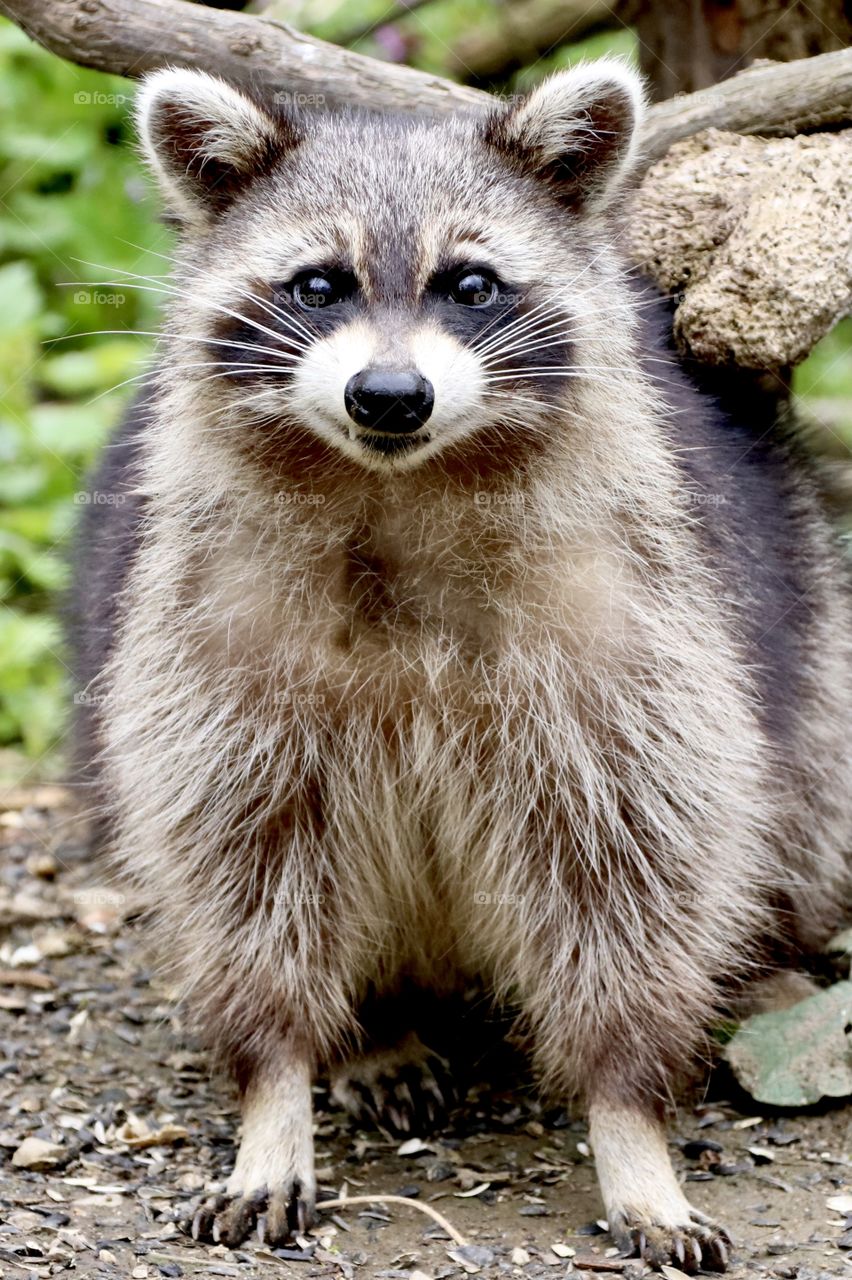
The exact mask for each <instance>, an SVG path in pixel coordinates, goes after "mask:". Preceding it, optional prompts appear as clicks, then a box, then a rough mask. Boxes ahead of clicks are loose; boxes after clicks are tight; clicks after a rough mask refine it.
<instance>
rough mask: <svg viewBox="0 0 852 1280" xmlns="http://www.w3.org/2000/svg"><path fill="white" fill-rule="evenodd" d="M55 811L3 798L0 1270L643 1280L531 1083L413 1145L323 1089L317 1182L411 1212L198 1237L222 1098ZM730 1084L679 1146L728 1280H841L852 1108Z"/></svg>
mask: <svg viewBox="0 0 852 1280" xmlns="http://www.w3.org/2000/svg"><path fill="white" fill-rule="evenodd" d="M67 799H68V797H67V795H66V794H65V793H63V792H62V791H61V789H59V788H57V787H54V786H41V787H36V788H30V789H29V790H24V789H22V788H17V789H16V790H15V791H13V792H10V791H8V790H7V791H6V792H5V793H4V797H3V802H2V810H0V844H1V845H2V868H1V869H0V1099H2V1102H3V1103H4V1104H5V1114H4V1118H3V1119H2V1121H0V1125H2V1129H0V1154H2V1168H0V1276H6V1277H10V1280H17V1278H18V1277H25V1276H26V1277H42V1276H53V1275H61V1274H63V1273H64V1272H66V1271H71V1272H74V1273H75V1274H77V1275H79V1276H98V1277H119V1276H120V1277H127V1276H130V1277H133V1278H134V1280H143V1277H152V1278H156V1277H159V1276H199V1277H207V1276H236V1277H240V1276H245V1277H288V1276H292V1277H297V1278H303V1280H308V1278H309V1277H318V1276H321V1277H335V1278H336V1277H344V1278H345V1280H354V1278H356V1277H364V1278H365V1280H367V1278H369V1280H374V1278H375V1280H380V1278H387V1280H392V1278H394V1280H440V1278H442V1277H456V1276H465V1275H476V1274H478V1275H481V1276H483V1277H492V1276H493V1277H498V1276H500V1277H503V1276H515V1277H523V1278H525V1280H526V1278H532V1277H541V1276H548V1277H553V1278H554V1280H561V1277H563V1276H568V1275H577V1276H585V1275H588V1276H592V1277H594V1276H595V1275H600V1276H605V1275H616V1276H619V1275H620V1276H623V1277H625V1280H636V1278H637V1277H639V1276H641V1275H643V1274H645V1269H644V1268H643V1267H642V1265H641V1264H639V1263H637V1262H636V1261H635V1260H627V1259H625V1258H623V1257H622V1256H621V1255H619V1254H618V1251H617V1250H616V1249H615V1248H614V1246H613V1242H612V1240H611V1239H610V1237H609V1236H608V1235H607V1234H606V1229H605V1226H606V1224H605V1223H601V1222H600V1221H598V1220H599V1219H600V1217H601V1212H602V1210H601V1205H600V1201H599V1199H598V1193H597V1189H596V1185H595V1173H594V1165H593V1162H592V1160H591V1158H590V1155H589V1151H588V1147H587V1145H586V1138H587V1135H586V1131H585V1126H584V1124H583V1123H582V1121H578V1120H574V1119H572V1118H571V1116H569V1115H568V1114H567V1113H566V1112H564V1111H561V1110H558V1109H557V1110H548V1109H543V1108H542V1106H541V1105H540V1104H539V1103H538V1102H537V1101H536V1099H535V1096H534V1094H533V1093H532V1092H531V1091H529V1090H528V1082H527V1080H526V1079H525V1078H524V1079H523V1082H522V1083H521V1077H519V1078H518V1080H519V1082H518V1084H517V1086H516V1087H513V1085H512V1081H511V1080H509V1081H508V1082H504V1083H501V1084H500V1085H495V1084H494V1082H493V1081H492V1082H491V1083H490V1085H489V1086H488V1087H478V1088H474V1089H472V1090H471V1091H470V1093H469V1094H468V1096H467V1099H466V1101H465V1104H464V1106H463V1107H462V1108H461V1109H460V1110H459V1111H458V1112H457V1113H456V1114H455V1115H454V1116H453V1121H452V1125H451V1127H450V1128H449V1129H448V1130H447V1131H446V1132H444V1133H442V1134H441V1135H440V1137H439V1138H438V1139H435V1140H429V1141H427V1142H420V1143H418V1142H416V1141H414V1142H411V1141H409V1142H406V1143H403V1144H400V1142H398V1141H389V1140H388V1139H386V1138H385V1137H383V1136H382V1135H381V1134H379V1133H377V1132H369V1131H365V1130H360V1129H358V1128H357V1126H356V1125H355V1124H354V1123H353V1122H351V1121H350V1120H349V1119H348V1118H347V1117H346V1116H344V1115H343V1114H342V1113H341V1112H340V1111H338V1110H336V1109H334V1108H332V1107H330V1106H329V1103H328V1099H327V1095H326V1094H325V1092H324V1091H323V1090H322V1089H319V1088H318V1090H317V1097H316V1111H317V1117H316V1118H317V1157H318V1161H317V1162H318V1167H319V1171H320V1183H321V1186H322V1188H323V1190H324V1191H325V1192H326V1193H327V1194H340V1193H341V1192H342V1191H345V1192H346V1193H348V1194H349V1195H353V1196H354V1195H358V1196H377V1197H378V1196H380V1195H382V1194H384V1195H387V1194H394V1195H403V1196H405V1197H408V1198H410V1199H411V1207H408V1206H404V1205H398V1204H393V1205H386V1204H382V1203H381V1202H375V1203H373V1204H370V1205H367V1206H364V1205H359V1206H351V1207H348V1208H347V1209H345V1210H344V1209H341V1210H338V1211H336V1212H334V1213H333V1214H332V1213H325V1214H323V1216H322V1218H321V1221H320V1225H319V1227H317V1228H316V1229H315V1230H314V1231H313V1232H311V1233H310V1234H309V1235H308V1236H307V1237H305V1238H303V1239H302V1240H300V1241H299V1243H298V1244H296V1245H294V1247H293V1248H292V1249H290V1250H280V1249H279V1250H274V1251H270V1250H267V1249H265V1248H264V1247H263V1246H262V1245H261V1244H258V1243H257V1241H256V1240H255V1241H252V1242H250V1243H248V1244H247V1245H246V1246H245V1247H244V1248H241V1249H239V1250H235V1251H230V1250H228V1249H225V1248H224V1247H222V1246H215V1247H211V1246H206V1245H200V1244H195V1243H193V1241H192V1240H191V1239H190V1238H189V1237H188V1236H187V1235H186V1234H185V1233H184V1231H183V1229H182V1225H181V1224H182V1222H183V1221H184V1220H185V1219H186V1217H187V1215H188V1214H189V1213H190V1211H191V1209H192V1208H193V1207H194V1205H195V1204H196V1203H197V1201H198V1198H199V1196H201V1195H202V1193H203V1192H205V1191H206V1190H213V1189H215V1188H216V1185H217V1184H220V1183H221V1181H222V1180H223V1178H224V1177H225V1175H226V1174H227V1172H228V1170H229V1167H230V1165H231V1162H232V1159H233V1155H234V1142H235V1137H236V1125H237V1114H236V1108H235V1100H234V1096H233V1094H232V1092H231V1090H230V1088H229V1086H228V1085H227V1084H226V1083H225V1082H223V1081H220V1080H211V1079H210V1078H209V1076H208V1074H207V1068H206V1062H205V1058H204V1055H203V1054H202V1053H200V1052H198V1050H197V1049H196V1048H195V1047H194V1046H193V1045H192V1044H191V1043H190V1042H189V1041H188V1039H187V1037H186V1035H185V1034H184V1032H183V1031H182V1028H181V1023H180V1019H179V1016H178V1014H177V1012H176V1010H175V1008H174V1007H173V1006H172V1004H171V1003H170V1001H169V992H168V991H167V990H166V989H165V987H164V986H162V985H161V984H160V983H158V981H157V979H156V977H155V976H154V974H153V973H152V968H151V957H150V956H148V955H147V954H146V939H145V935H144V930H143V928H142V927H141V926H139V925H135V926H134V925H129V924H126V923H122V920H121V917H122V907H123V906H124V905H125V904H123V903H122V902H121V899H120V895H117V894H116V892H115V891H114V890H110V889H109V888H107V887H105V886H101V887H97V886H96V887H95V888H92V886H91V884H89V885H87V883H86V874H87V868H86V861H87V860H86V848H85V839H84V836H83V834H82V832H81V831H80V830H79V829H77V828H76V826H75V823H74V822H73V821H71V820H70V818H69V810H68V808H67ZM724 1089H725V1082H724V1078H721V1079H720V1076H719V1074H718V1073H717V1076H716V1077H715V1079H714V1080H711V1082H710V1084H709V1090H708V1092H707V1093H705V1094H704V1095H703V1096H704V1097H705V1099H706V1100H705V1101H704V1102H703V1103H702V1104H701V1105H696V1103H695V1100H694V1099H693V1101H692V1102H685V1103H684V1104H683V1106H682V1107H681V1109H680V1113H679V1115H678V1116H677V1117H675V1118H674V1120H673V1123H672V1126H671V1139H672V1150H673V1155H674V1161H675V1166H676V1168H677V1170H678V1172H679V1173H680V1175H681V1176H682V1177H684V1178H685V1179H686V1180H687V1182H689V1183H694V1184H695V1185H690V1186H688V1188H687V1191H688V1194H690V1195H691V1197H692V1198H693V1199H694V1201H695V1203H696V1204H697V1205H698V1207H700V1208H701V1209H703V1210H705V1211H706V1212H708V1213H709V1214H711V1215H712V1216H713V1217H715V1218H718V1219H720V1220H721V1221H722V1222H723V1223H725V1224H726V1226H727V1227H728V1229H729V1231H730V1232H731V1235H732V1236H733V1238H734V1241H735V1244H736V1252H735V1262H734V1265H733V1267H732V1269H731V1272H730V1275H731V1276H732V1277H733V1280H742V1278H744V1277H762V1276H767V1277H779V1278H781V1280H823V1278H824V1277H829V1276H848V1277H849V1278H850V1280H852V1106H849V1107H845V1108H843V1107H841V1108H837V1109H834V1110H831V1111H827V1112H825V1113H823V1114H820V1115H785V1116H778V1115H769V1114H766V1113H765V1112H761V1111H760V1109H759V1108H756V1109H754V1110H753V1111H752V1110H749V1105H748V1103H747V1102H743V1101H742V1100H741V1102H740V1105H739V1106H735V1105H733V1104H732V1103H729V1102H725V1101H724V1100H722V1099H721V1096H720V1091H723V1090H724ZM25 1139H36V1140H38V1141H37V1142H36V1143H33V1142H32V1141H30V1142H27V1143H26V1145H24V1146H22V1144H23V1143H24V1140H25ZM696 1143H699V1144H705V1145H703V1146H695V1145H689V1144H696ZM708 1144H709V1145H708ZM714 1144H716V1145H717V1146H718V1148H719V1149H718V1150H717V1149H716V1146H715V1145H714ZM22 1162H23V1163H22ZM418 1204H419V1205H431V1206H433V1207H434V1208H435V1209H437V1210H438V1211H439V1212H440V1213H441V1214H443V1215H444V1217H445V1218H446V1219H447V1220H448V1221H449V1222H450V1223H451V1224H452V1225H453V1227H454V1228H455V1229H456V1231H457V1232H459V1233H461V1234H462V1235H463V1236H464V1238H465V1241H466V1244H465V1246H464V1247H460V1246H459V1245H458V1244H456V1243H454V1242H453V1241H452V1240H450V1239H448V1237H447V1236H446V1235H445V1233H444V1231H443V1230H442V1228H441V1227H440V1226H438V1225H437V1224H436V1223H435V1222H433V1221H432V1220H431V1219H430V1218H429V1217H427V1216H426V1215H425V1214H424V1213H422V1212H419V1211H418V1210H417V1208H416V1207H415V1206H416V1205H418ZM679 1275H680V1272H678V1271H676V1270H675V1269H674V1268H670V1269H669V1280H676V1278H677V1277H678V1276H679Z"/></svg>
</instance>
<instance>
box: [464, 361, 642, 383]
mask: <svg viewBox="0 0 852 1280" xmlns="http://www.w3.org/2000/svg"><path fill="white" fill-rule="evenodd" d="M634 372H635V371H634V370H632V369H626V368H624V367H623V366H621V365H608V364H587V365H583V364H576V365H563V366H561V367H560V366H554V365H552V364H544V365H522V366H521V367H520V368H519V369H514V370H512V371H509V370H506V371H505V372H503V373H499V372H498V373H489V374H486V381H487V382H508V381H511V380H512V379H513V378H520V377H524V376H526V375H527V374H535V376H536V377H537V378H576V377H580V376H585V375H586V374H598V373H603V374H607V375H608V376H609V377H612V375H613V374H615V373H624V374H631V373H634Z"/></svg>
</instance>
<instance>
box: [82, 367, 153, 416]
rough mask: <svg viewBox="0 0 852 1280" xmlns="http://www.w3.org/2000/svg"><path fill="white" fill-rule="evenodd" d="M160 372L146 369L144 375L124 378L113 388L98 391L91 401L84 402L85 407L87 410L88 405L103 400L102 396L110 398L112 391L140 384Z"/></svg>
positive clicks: (139, 374)
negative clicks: (132, 384) (135, 383)
mask: <svg viewBox="0 0 852 1280" xmlns="http://www.w3.org/2000/svg"><path fill="white" fill-rule="evenodd" d="M161 372H162V371H161V370H160V369H146V370H145V371H144V373H137V374H134V376H133V377H132V378H125V379H124V380H123V381H122V382H116V384H115V386H113V387H107V389H106V391H99V392H98V394H97V395H96V396H92V398H91V400H86V401H85V404H86V407H87V408H88V406H89V405H90V404H97V402H98V400H103V398H104V396H111V395H112V393H113V392H114V391H120V390H121V388H122V387H129V386H130V385H131V383H134V382H140V383H142V382H144V381H145V379H146V378H148V379H153V378H156V376H157V375H158V374H159V373H161Z"/></svg>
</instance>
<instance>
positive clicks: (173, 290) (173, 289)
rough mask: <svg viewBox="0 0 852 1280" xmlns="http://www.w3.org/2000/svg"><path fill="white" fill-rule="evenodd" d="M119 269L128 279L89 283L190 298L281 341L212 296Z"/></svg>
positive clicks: (273, 332)
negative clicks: (213, 299)
mask: <svg viewBox="0 0 852 1280" xmlns="http://www.w3.org/2000/svg"><path fill="white" fill-rule="evenodd" d="M72 261H74V262H80V263H81V264H82V265H83V266H87V267H95V268H99V269H100V270H107V271H108V270H109V267H106V268H105V267H102V266H101V264H100V263H97V262H88V261H87V260H86V259H85V258H74V259H72ZM118 271H119V273H120V274H121V275H124V276H126V277H127V279H126V280H91V281H89V282H88V283H89V284H94V285H102V286H104V287H106V286H107V285H112V286H114V285H118V284H126V285H127V287H128V288H130V289H138V290H140V291H141V292H143V293H162V294H166V295H171V296H173V297H180V298H188V299H189V300H190V301H191V302H195V303H196V304H197V305H200V306H203V307H206V308H207V309H208V310H213V311H220V312H221V313H222V314H223V315H227V316H231V317H232V318H233V319H234V320H240V321H242V323H243V324H247V325H250V326H251V327H252V328H255V329H257V330H258V332H260V333H265V334H267V335H268V336H269V337H270V338H275V340H276V341H277V342H280V341H281V334H280V333H276V332H275V330H274V329H270V328H268V327H267V326H266V325H263V324H261V323H260V322H259V321H258V320H252V319H250V318H249V317H248V316H244V315H242V314H241V313H240V312H239V311H233V310H232V309H231V308H230V307H226V306H223V304H222V303H218V302H213V301H212V300H211V299H210V298H203V297H198V295H196V294H193V293H190V292H189V290H188V289H181V288H179V287H178V286H177V285H174V284H171V283H170V284H168V285H164V284H163V283H162V281H161V280H160V279H159V278H158V277H157V276H144V275H140V274H139V273H137V272H131V271H122V270H121V268H118ZM134 280H135V281H138V280H148V281H153V282H154V283H153V284H147V285H146V284H136V283H133V281H134ZM64 283H66V284H69V285H71V286H72V287H73V285H74V284H75V283H79V282H75V281H65V282H64ZM302 346H303V349H304V350H307V344H302Z"/></svg>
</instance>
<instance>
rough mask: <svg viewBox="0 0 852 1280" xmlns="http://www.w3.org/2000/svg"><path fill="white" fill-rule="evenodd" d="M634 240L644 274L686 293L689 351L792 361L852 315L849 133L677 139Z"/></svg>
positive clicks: (633, 223) (649, 191)
mask: <svg viewBox="0 0 852 1280" xmlns="http://www.w3.org/2000/svg"><path fill="white" fill-rule="evenodd" d="M629 237H630V242H631V253H632V256H633V258H634V259H635V261H636V262H637V264H639V265H640V266H641V268H642V270H643V271H645V272H647V273H648V274H650V275H651V276H653V278H654V279H655V280H656V281H657V282H658V284H659V285H660V286H661V287H662V288H663V289H664V290H666V291H667V292H670V293H675V294H680V297H681V300H680V302H679V305H678V308H677V313H676V316H675V335H676V337H677V339H678V341H679V343H680V345H681V347H682V348H683V350H684V352H685V353H686V354H688V355H690V356H692V357H694V358H695V359H697V360H699V361H701V362H703V363H708V364H722V365H725V364H737V365H740V366H741V367H743V368H748V369H772V370H783V369H785V368H786V367H787V366H789V365H792V364H796V363H798V362H799V361H800V360H802V359H804V357H805V356H806V355H807V354H808V352H809V351H810V350H811V348H812V347H813V346H814V345H815V344H816V343H817V342H818V341H819V339H820V338H821V337H823V335H824V334H825V333H826V332H827V331H828V330H829V329H830V328H831V327H832V325H833V324H834V323H835V322H836V321H837V320H838V319H840V317H841V316H843V315H845V314H847V313H848V312H849V310H850V309H851V308H852V131H849V130H847V131H843V132H840V133H827V134H815V135H813V136H810V137H799V138H784V139H781V138H778V139H765V138H746V137H740V136H739V135H737V134H731V133H720V132H719V131H718V130H709V131H708V132H706V133H702V134H700V135H698V136H697V137H694V138H690V139H688V140H686V141H684V142H679V143H677V144H676V145H675V146H674V147H672V149H671V151H670V152H669V153H668V155H667V156H666V157H665V159H664V160H662V161H660V162H659V163H658V164H656V165H655V166H654V167H653V168H652V169H651V170H650V172H649V173H648V174H647V176H646V178H645V180H644V182H643V184H642V186H641V188H640V190H639V191H638V193H637V194H636V197H635V200H634V204H633V207H632V210H631V217H630V219H629Z"/></svg>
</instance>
